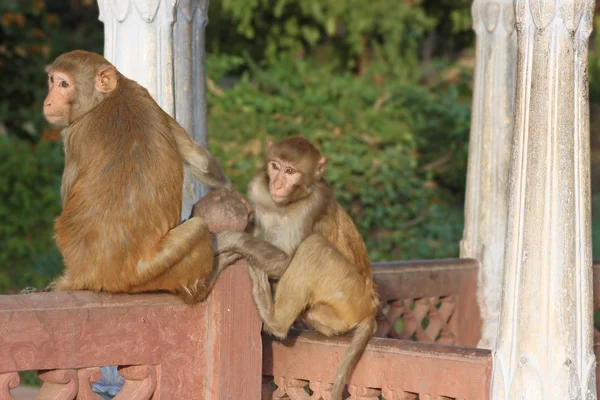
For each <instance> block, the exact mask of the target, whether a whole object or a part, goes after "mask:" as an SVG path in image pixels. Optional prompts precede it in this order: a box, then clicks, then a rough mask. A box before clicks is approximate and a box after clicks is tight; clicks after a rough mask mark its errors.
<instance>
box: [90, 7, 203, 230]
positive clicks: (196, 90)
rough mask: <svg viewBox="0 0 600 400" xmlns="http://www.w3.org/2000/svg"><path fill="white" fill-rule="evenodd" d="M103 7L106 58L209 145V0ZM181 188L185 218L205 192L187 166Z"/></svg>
mask: <svg viewBox="0 0 600 400" xmlns="http://www.w3.org/2000/svg"><path fill="white" fill-rule="evenodd" d="M98 8H99V10H100V20H101V21H102V22H104V55H105V57H106V58H107V59H108V60H109V61H110V62H112V63H113V64H114V65H115V66H116V67H117V69H118V70H119V71H120V72H121V73H123V74H124V75H125V76H127V77H128V78H131V79H133V80H135V81H137V82H139V83H140V84H141V85H143V86H144V87H146V88H147V89H148V91H149V92H150V94H151V95H152V97H154V99H155V100H156V102H157V103H158V104H159V105H160V106H161V107H162V108H163V109H164V110H165V111H166V112H167V113H169V114H170V115H171V116H173V117H175V119H176V120H177V121H178V122H179V123H180V124H181V125H182V126H183V127H184V128H185V129H186V130H187V131H188V132H190V134H191V135H192V136H193V137H194V139H195V140H196V141H197V142H198V143H200V144H201V145H203V146H206V144H207V136H206V93H205V83H204V79H205V78H204V27H205V26H206V23H207V22H208V18H207V10H208V0H98ZM182 190H183V209H182V217H183V218H187V217H188V216H189V214H190V212H191V207H192V205H193V204H194V202H195V201H196V200H197V199H198V198H199V197H200V194H201V192H202V191H201V188H200V187H199V186H196V185H195V183H194V182H193V180H192V178H191V176H190V175H189V172H188V171H187V169H186V174H185V181H184V187H183V189H182Z"/></svg>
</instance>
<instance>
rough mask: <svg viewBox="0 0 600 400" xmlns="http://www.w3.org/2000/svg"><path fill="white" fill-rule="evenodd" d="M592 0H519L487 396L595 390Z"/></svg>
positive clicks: (590, 393) (591, 395)
mask: <svg viewBox="0 0 600 400" xmlns="http://www.w3.org/2000/svg"><path fill="white" fill-rule="evenodd" d="M593 8H594V0H516V1H515V13H516V21H517V37H518V55H517V60H518V65H517V92H516V97H515V99H516V100H515V127H514V135H513V146H512V153H511V160H510V175H509V200H508V201H509V208H508V209H509V212H508V226H507V234H506V248H505V266H504V268H505V279H504V285H503V298H502V311H501V315H500V329H499V334H498V342H497V345H496V349H495V350H494V352H493V360H494V361H493V362H494V367H493V377H492V399H494V400H508V399H511V400H512V399H523V400H540V399H586V400H587V399H596V386H595V368H594V367H595V357H594V353H593V348H592V347H593V325H592V323H593V321H592V311H593V310H592V269H591V267H592V257H591V255H592V253H591V224H590V223H591V212H590V158H589V105H588V81H587V46H588V38H589V35H590V32H591V28H592V18H593Z"/></svg>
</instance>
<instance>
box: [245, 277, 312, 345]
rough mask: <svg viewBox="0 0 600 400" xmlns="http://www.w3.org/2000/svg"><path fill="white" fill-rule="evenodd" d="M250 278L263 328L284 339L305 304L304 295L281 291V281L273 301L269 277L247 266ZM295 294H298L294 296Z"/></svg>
mask: <svg viewBox="0 0 600 400" xmlns="http://www.w3.org/2000/svg"><path fill="white" fill-rule="evenodd" d="M248 272H249V273H250V277H251V278H252V297H253V298H254V302H255V303H256V307H257V308H258V314H259V315H260V318H261V319H262V321H263V323H264V329H265V330H266V331H267V332H270V333H271V334H273V335H274V336H277V337H278V338H280V339H284V338H285V337H286V336H287V334H288V331H289V330H290V327H291V326H292V324H293V323H294V321H295V320H296V318H297V317H298V315H300V313H301V312H302V310H304V308H305V306H306V303H307V302H306V301H305V296H303V295H302V294H301V293H294V292H293V291H290V292H288V293H282V292H280V290H281V282H280V284H279V286H278V289H277V292H276V294H275V296H276V300H275V302H274V301H273V294H272V292H271V284H270V283H269V277H268V276H267V274H266V273H265V272H264V271H260V270H254V269H253V268H252V267H250V268H248ZM296 294H299V296H298V297H296Z"/></svg>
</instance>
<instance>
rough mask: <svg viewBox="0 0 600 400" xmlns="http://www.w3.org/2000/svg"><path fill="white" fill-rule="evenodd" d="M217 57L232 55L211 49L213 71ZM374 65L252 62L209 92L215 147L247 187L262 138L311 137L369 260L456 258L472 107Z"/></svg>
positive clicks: (258, 158)
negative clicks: (336, 67)
mask: <svg viewBox="0 0 600 400" xmlns="http://www.w3.org/2000/svg"><path fill="white" fill-rule="evenodd" d="M215 61H218V65H219V66H220V67H221V68H220V70H221V72H223V68H222V66H223V65H226V64H228V63H226V62H223V61H222V60H221V61H219V60H214V59H213V58H212V57H209V66H208V70H209V71H215V69H216V68H214V65H213V64H212V63H213V62H215ZM229 64H230V65H235V64H236V63H235V62H230V63H229ZM376 70H377V68H374V69H373V71H374V72H373V73H371V74H368V75H365V76H362V77H355V76H353V75H351V74H347V73H342V74H335V73H332V71H331V70H328V69H327V68H319V67H316V66H315V65H314V64H311V63H310V62H306V61H297V60H294V59H293V58H292V57H288V58H281V59H280V62H279V63H278V64H277V65H276V66H274V67H272V68H270V69H267V70H259V69H258V68H256V67H254V69H253V72H252V73H251V74H248V75H246V76H245V77H244V78H243V79H242V81H241V82H240V83H239V84H238V85H236V86H235V87H234V88H232V89H230V90H225V91H224V92H221V91H217V90H215V91H213V93H209V139H210V148H211V151H213V152H214V153H215V154H216V156H217V157H218V158H219V159H220V160H221V162H222V163H223V164H224V168H225V170H226V173H227V175H228V176H229V177H230V178H231V179H232V182H233V183H234V185H235V186H236V187H237V188H238V190H241V191H242V192H245V186H246V184H247V182H248V181H249V179H250V177H251V176H252V175H253V174H254V173H255V172H256V170H257V169H258V168H259V167H260V165H261V154H262V148H263V142H264V139H265V138H267V137H270V138H273V139H280V138H284V137H288V136H292V135H302V136H305V137H307V138H308V139H310V140H312V141H313V142H314V143H315V144H316V145H317V146H318V147H319V149H320V150H321V151H322V152H323V153H324V154H325V155H326V156H327V157H328V158H329V163H328V172H327V173H326V178H327V180H328V181H329V182H330V184H331V185H332V186H333V188H334V189H335V192H336V197H337V199H338V201H339V202H340V203H341V204H342V206H343V207H344V208H345V209H346V210H348V211H349V213H350V214H351V216H352V217H353V218H354V220H355V221H356V223H357V225H358V227H359V230H360V231H361V233H362V234H363V236H364V238H365V240H366V242H367V246H368V247H369V250H370V257H371V259H373V260H389V259H399V258H402V259H411V258H439V257H449V256H456V255H457V254H458V247H457V246H458V242H459V240H460V235H461V232H462V199H463V196H464V175H465V169H466V141H467V138H468V127H469V118H470V110H469V106H468V105H465V104H461V103H460V102H458V101H457V95H456V94H454V93H453V92H451V91H445V92H438V93H432V92H430V91H428V90H427V89H425V88H424V87H420V86H417V85H414V84H406V83H401V80H399V79H394V78H393V77H392V76H387V78H384V77H383V75H381V74H377V73H376V72H375V71H376ZM457 176H460V177H461V178H460V179H459V180H458V181H456V177H457Z"/></svg>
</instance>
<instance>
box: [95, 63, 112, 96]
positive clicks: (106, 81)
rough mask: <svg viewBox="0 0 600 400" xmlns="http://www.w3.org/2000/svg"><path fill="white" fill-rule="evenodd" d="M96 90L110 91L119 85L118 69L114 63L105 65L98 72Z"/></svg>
mask: <svg viewBox="0 0 600 400" xmlns="http://www.w3.org/2000/svg"><path fill="white" fill-rule="evenodd" d="M95 83H96V90H97V91H99V92H102V93H110V92H112V91H113V90H115V88H116V87H117V70H116V69H115V67H113V66H112V65H105V66H103V67H100V69H98V72H97V73H96V82H95Z"/></svg>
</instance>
